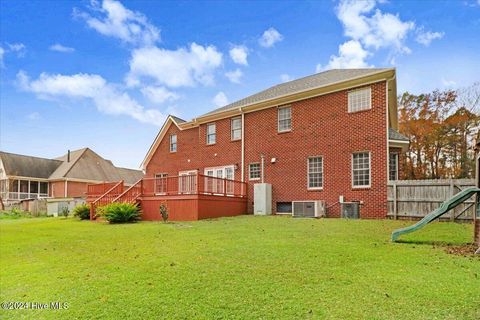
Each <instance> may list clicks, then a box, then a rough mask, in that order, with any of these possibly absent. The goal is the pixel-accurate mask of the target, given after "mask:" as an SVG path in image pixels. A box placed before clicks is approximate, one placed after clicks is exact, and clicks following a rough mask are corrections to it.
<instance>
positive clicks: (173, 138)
mask: <svg viewBox="0 0 480 320" xmlns="http://www.w3.org/2000/svg"><path fill="white" fill-rule="evenodd" d="M170 152H177V135H176V134H172V135H170Z"/></svg>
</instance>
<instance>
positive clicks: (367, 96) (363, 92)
mask: <svg viewBox="0 0 480 320" xmlns="http://www.w3.org/2000/svg"><path fill="white" fill-rule="evenodd" d="M371 108H372V89H371V88H370V87H368V88H362V89H357V90H352V91H349V92H348V112H358V111H362V110H368V109H371Z"/></svg>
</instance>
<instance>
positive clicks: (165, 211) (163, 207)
mask: <svg viewBox="0 0 480 320" xmlns="http://www.w3.org/2000/svg"><path fill="white" fill-rule="evenodd" d="M160 214H161V215H162V219H163V222H167V220H168V208H167V205H166V204H164V203H162V204H161V205H160Z"/></svg>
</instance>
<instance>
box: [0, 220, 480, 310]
mask: <svg viewBox="0 0 480 320" xmlns="http://www.w3.org/2000/svg"><path fill="white" fill-rule="evenodd" d="M410 223H411V222H399V221H367V220H356V221H351V220H350V221H347V220H340V219H322V220H309V219H292V218H289V217H288V218H287V217H253V216H242V217H235V218H224V219H218V220H211V221H199V222H188V223H170V224H163V223H153V222H144V223H137V224H130V225H108V224H105V223H91V222H89V221H77V220H74V219H72V218H69V219H63V218H38V219H18V220H3V221H0V237H1V238H0V240H1V251H0V275H1V278H0V280H1V283H0V285H1V288H0V289H1V293H0V300H1V301H2V302H4V301H34V302H41V303H46V302H51V301H60V302H68V304H69V308H68V309H66V310H22V311H12V310H1V311H0V312H1V313H0V318H2V319H6V318H12V319H19V318H26V319H42V318H50V319H52V318H55V319H57V318H64V319H86V318H102V319H104V318H108V319H127V318H136V319H149V318H151V319H158V318H166V319H172V318H173V319H226V318H228V319H310V318H312V319H313V318H320V319H323V318H326V319H480V259H478V258H476V257H472V256H470V257H463V256H455V255H451V254H447V253H445V248H444V246H445V245H446V244H454V245H460V244H464V243H468V242H470V241H471V240H472V226H471V225H465V224H451V223H434V224H432V225H429V226H427V227H426V228H425V229H424V230H422V231H420V232H418V233H414V234H411V235H408V236H405V238H404V239H405V240H407V241H408V242H406V243H390V242H389V236H390V232H391V231H392V230H393V229H395V228H398V227H401V226H405V225H408V224H410Z"/></svg>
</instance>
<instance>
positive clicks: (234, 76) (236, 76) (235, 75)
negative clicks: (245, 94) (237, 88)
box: [225, 69, 243, 83]
mask: <svg viewBox="0 0 480 320" xmlns="http://www.w3.org/2000/svg"><path fill="white" fill-rule="evenodd" d="M225 76H226V77H227V78H228V80H230V81H231V82H233V83H240V79H241V78H242V76H243V72H242V70H240V69H236V70H235V71H229V72H226V73H225Z"/></svg>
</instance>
